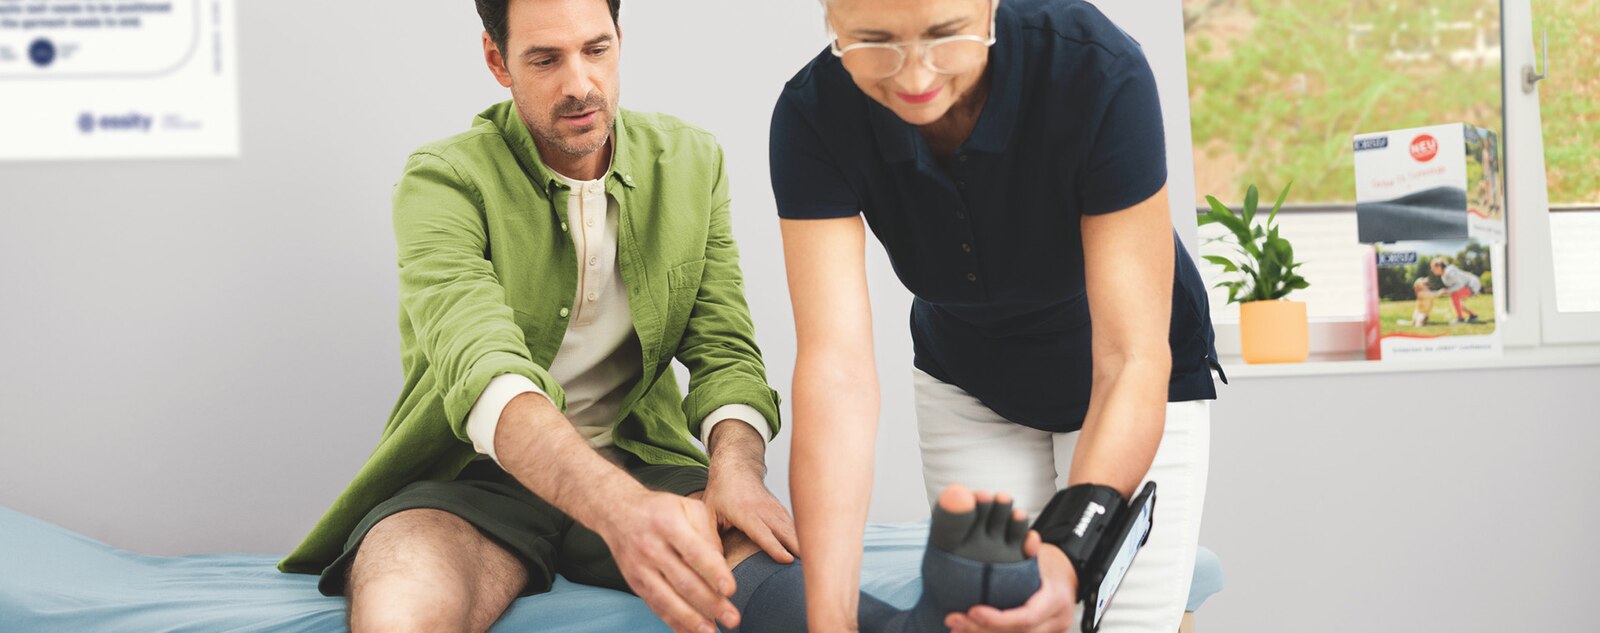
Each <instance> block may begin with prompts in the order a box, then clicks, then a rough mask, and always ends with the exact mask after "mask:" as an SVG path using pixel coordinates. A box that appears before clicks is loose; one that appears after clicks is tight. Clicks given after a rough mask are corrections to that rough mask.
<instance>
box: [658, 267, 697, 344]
mask: <svg viewBox="0 0 1600 633" xmlns="http://www.w3.org/2000/svg"><path fill="white" fill-rule="evenodd" d="M705 272H706V260H705V259H697V260H693V261H688V262H684V263H682V264H678V265H676V266H673V267H671V268H668V269H667V315H666V316H667V318H666V330H667V335H668V336H667V339H668V340H669V341H671V340H676V339H677V338H678V336H679V335H681V334H682V333H683V328H684V326H685V325H687V323H688V320H689V313H690V312H691V311H693V310H694V302H695V297H697V296H698V295H699V294H700V282H701V278H702V277H703V276H704V275H705Z"/></svg>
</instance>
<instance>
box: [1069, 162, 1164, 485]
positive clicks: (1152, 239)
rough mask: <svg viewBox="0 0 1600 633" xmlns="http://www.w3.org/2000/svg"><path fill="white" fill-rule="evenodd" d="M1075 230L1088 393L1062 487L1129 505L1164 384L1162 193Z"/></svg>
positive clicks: (1154, 442) (1159, 417)
mask: <svg viewBox="0 0 1600 633" xmlns="http://www.w3.org/2000/svg"><path fill="white" fill-rule="evenodd" d="M1082 228H1083V260H1084V262H1083V263H1084V271H1085V272H1084V277H1085V282H1086V283H1087V287H1088V292H1089V317H1090V319H1091V320H1092V322H1093V323H1094V338H1093V341H1092V350H1093V352H1092V353H1093V354H1094V386H1093V388H1092V389H1091V391H1090V395H1089V413H1088V416H1087V417H1086V418H1085V420H1084V423H1083V432H1082V434H1081V435H1080V436H1079V438H1078V446H1077V449H1076V450H1075V451H1074V452H1073V455H1072V470H1071V472H1070V473H1069V474H1068V476H1067V480H1068V483H1069V485H1070V484H1079V483H1097V484H1101V485H1105V486H1111V487H1113V488H1116V489H1117V490H1118V491H1120V492H1121V493H1122V494H1123V496H1124V497H1129V498H1131V497H1132V496H1133V492H1134V488H1136V487H1137V486H1138V485H1139V482H1140V480H1142V479H1144V476H1145V472H1146V471H1148V470H1149V469H1150V463H1151V462H1152V461H1153V460H1154V459H1155V454H1156V447H1157V446H1159V445H1160V443H1161V433H1162V430H1163V428H1164V426H1165V423H1166V413H1167V382H1168V380H1169V379H1170V378H1171V374H1172V348H1171V347H1170V344H1169V343H1168V341H1167V336H1168V330H1169V329H1170V327H1171V319H1172V274H1173V272H1172V268H1173V263H1172V259H1173V257H1174V249H1173V245H1172V218H1171V216H1170V215H1169V210H1168V206H1167V190H1166V188H1165V187H1163V188H1162V189H1161V190H1160V191H1157V192H1156V194H1155V195H1153V196H1151V197H1150V198H1148V199H1146V200H1145V201H1144V202H1140V203H1138V204H1136V205H1134V206H1132V207H1130V208H1128V209H1125V210H1123V211H1118V212H1116V213H1107V214H1104V215H1092V216H1084V218H1083V222H1082Z"/></svg>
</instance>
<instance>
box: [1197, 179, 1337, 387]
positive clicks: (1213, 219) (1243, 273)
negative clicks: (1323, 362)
mask: <svg viewBox="0 0 1600 633" xmlns="http://www.w3.org/2000/svg"><path fill="white" fill-rule="evenodd" d="M1293 185H1294V182H1293V181H1290V183H1289V184H1288V185H1285V186H1284V188H1283V192H1282V193H1279V194H1278V202H1277V203H1276V204H1274V205H1273V206H1272V212H1271V213H1269V214H1267V221H1266V222H1265V223H1264V224H1263V223H1258V222H1257V219H1259V216H1258V215H1257V214H1256V202H1257V197H1258V193H1257V191H1256V186H1255V185H1250V189H1249V190H1248V191H1246V192H1245V195H1244V206H1243V207H1241V208H1240V211H1241V213H1239V214H1235V213H1234V212H1233V210H1232V209H1229V208H1228V207H1227V205H1224V204H1222V203H1221V202H1220V201H1218V200H1217V199H1216V198H1215V197H1213V196H1206V202H1208V203H1210V204H1211V209H1210V211H1208V212H1207V213H1206V214H1205V215H1202V216H1200V224H1202V225H1205V224H1213V223H1215V224H1221V225H1222V226H1223V227H1224V228H1226V229H1228V232H1227V233H1226V234H1224V235H1223V236H1221V237H1218V238H1213V239H1212V240H1211V241H1219V242H1223V243H1226V244H1230V245H1231V246H1233V247H1234V250H1235V251H1236V253H1235V255H1234V256H1233V257H1223V256H1220V255H1206V256H1205V258H1206V261H1209V262H1211V263H1213V264H1216V265H1218V266H1221V267H1222V270H1223V272H1224V273H1233V274H1235V275H1237V278H1235V279H1229V280H1225V281H1222V282H1219V283H1217V284H1216V285H1215V286H1213V287H1214V288H1227V289H1228V303H1238V304H1239V339H1240V343H1241V347H1242V348H1243V349H1242V350H1241V351H1242V352H1243V355H1244V360H1245V362H1247V363H1298V362H1301V361H1304V360H1305V359H1306V357H1307V356H1309V355H1310V352H1311V346H1310V338H1309V326H1308V324H1307V322H1306V304H1305V303H1303V302H1300V301H1289V300H1287V299H1284V297H1286V296H1288V295H1289V293H1290V292H1293V291H1295V290H1301V289H1303V288H1306V287H1309V286H1310V285H1311V284H1310V282H1307V281H1306V279H1305V278H1304V277H1301V276H1300V275H1298V274H1296V273H1295V270H1296V269H1298V268H1299V267H1300V265H1301V263H1300V262H1296V261H1294V247H1292V246H1290V245H1289V240H1286V239H1284V238H1283V237H1282V236H1280V235H1278V225H1277V219H1278V209H1280V208H1282V207H1283V201H1284V199H1285V198H1287V197H1289V187H1290V186H1293Z"/></svg>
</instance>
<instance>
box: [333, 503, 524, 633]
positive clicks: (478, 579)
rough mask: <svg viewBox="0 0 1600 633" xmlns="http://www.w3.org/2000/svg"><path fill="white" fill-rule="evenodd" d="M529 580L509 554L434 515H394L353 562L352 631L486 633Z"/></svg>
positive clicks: (452, 519) (459, 523) (454, 520)
mask: <svg viewBox="0 0 1600 633" xmlns="http://www.w3.org/2000/svg"><path fill="white" fill-rule="evenodd" d="M526 583H527V571H526V570H525V569H524V567H523V564H522V563H521V562H520V561H519V560H517V558H516V557H515V556H513V555H512V554H511V553H510V552H507V551H506V550H505V549H504V548H502V547H500V546H499V545H497V544H495V543H494V542H492V541H490V540H489V539H488V538H486V537H484V536H483V533H481V532H479V531H478V530H476V529H474V528H473V527H472V525H471V524H469V523H467V522H466V521H464V520H462V519H461V518H459V517H457V516H455V515H453V514H450V513H447V512H442V511H439V510H431V509H415V510H406V511H404V512H399V513H396V514H394V515H391V516H389V517H387V518H385V519H383V520H382V521H380V522H379V523H378V524H377V525H375V526H373V528H372V530H370V531H368V532H367V535H366V537H365V538H364V539H363V540H362V542H361V546H360V549H359V550H357V553H356V557H355V561H354V562H353V563H352V564H351V568H350V577H349V584H348V586H347V588H346V595H348V596H349V597H350V630H351V632H352V633H361V632H363V631H386V632H388V631H399V632H404V631H471V632H473V633H477V632H481V631H486V630H488V629H489V627H490V626H491V625H493V624H494V622H495V620H498V619H499V618H500V615H501V614H502V613H504V612H505V610H506V607H508V606H510V605H511V601H512V600H513V599H514V598H516V597H517V593H518V592H519V591H520V590H521V589H522V587H523V585H524V584H526Z"/></svg>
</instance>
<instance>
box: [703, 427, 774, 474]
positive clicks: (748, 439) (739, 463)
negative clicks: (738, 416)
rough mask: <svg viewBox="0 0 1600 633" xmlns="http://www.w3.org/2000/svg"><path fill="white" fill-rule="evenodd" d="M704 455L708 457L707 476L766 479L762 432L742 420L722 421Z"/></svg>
mask: <svg viewBox="0 0 1600 633" xmlns="http://www.w3.org/2000/svg"><path fill="white" fill-rule="evenodd" d="M710 439H711V442H710V443H709V444H707V446H706V452H707V453H709V454H710V455H711V472H710V473H709V474H708V476H710V477H720V476H726V475H736V476H754V477H755V478H756V480H757V481H761V480H763V479H765V478H766V476H767V442H766V440H765V439H763V438H762V437H761V433H760V432H759V431H756V430H755V428H754V427H751V426H750V425H749V424H746V423H745V422H744V421H742V420H734V419H730V420H724V421H723V422H722V423H720V424H718V425H717V427H716V428H715V429H713V430H712V431H711V438H710Z"/></svg>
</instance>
